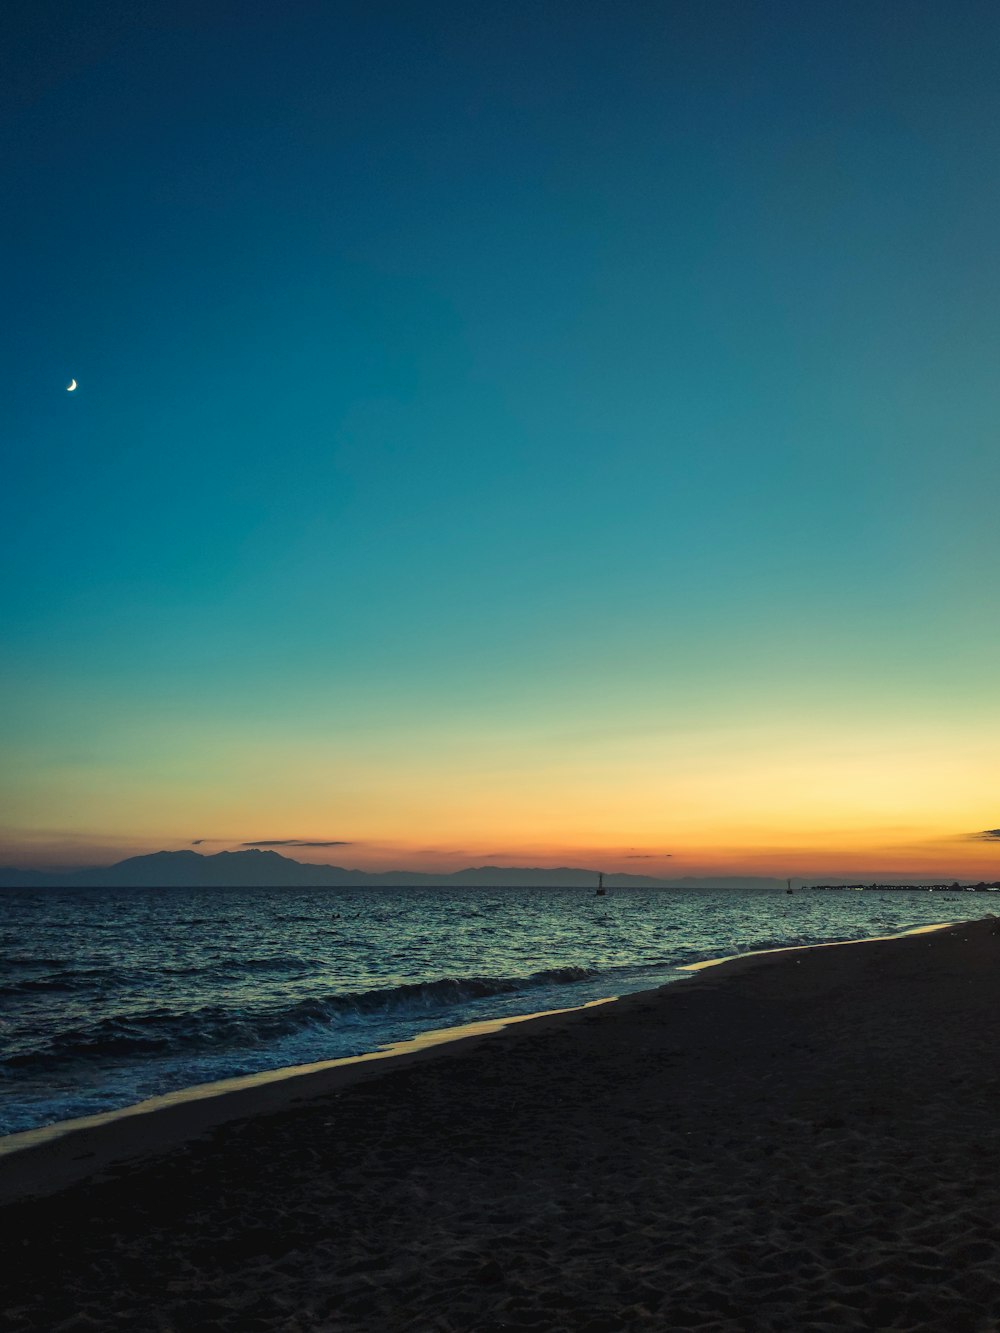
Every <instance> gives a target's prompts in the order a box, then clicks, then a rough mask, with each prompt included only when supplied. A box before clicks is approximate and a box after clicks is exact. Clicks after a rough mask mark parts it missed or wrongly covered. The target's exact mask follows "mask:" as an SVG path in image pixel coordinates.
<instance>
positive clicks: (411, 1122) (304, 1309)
mask: <svg viewBox="0 0 1000 1333" xmlns="http://www.w3.org/2000/svg"><path fill="white" fill-rule="evenodd" d="M299 1091H301V1089H299ZM145 1119H146V1120H147V1121H149V1122H150V1123H149V1125H148V1126H147V1128H146V1130H145V1132H146V1133H147V1134H148V1135H149V1138H150V1143H154V1142H155V1138H156V1128H155V1122H156V1116H150V1117H146V1118H145ZM82 1150H83V1149H81V1151H82ZM9 1165H10V1164H9V1163H8V1167H9ZM3 1169H4V1164H3V1163H2V1162H0V1185H2V1178H3ZM0 1224H2V1226H3V1228H4V1234H5V1235H6V1236H7V1237H8V1238H9V1239H8V1241H7V1243H6V1247H5V1248H6V1253H5V1260H6V1261H7V1262H6V1268H7V1272H6V1276H5V1277H4V1279H3V1282H4V1298H3V1301H2V1303H0V1304H2V1306H3V1307H4V1309H5V1314H4V1315H3V1319H2V1327H4V1328H7V1329H32V1330H40V1329H44V1330H46V1331H48V1330H70V1329H73V1330H93V1329H128V1330H164V1331H166V1330H183V1331H184V1333H187V1331H188V1330H200V1329H230V1330H248V1331H249V1330H260V1331H261V1333H265V1331H268V1333H269V1331H270V1330H278V1329H281V1330H286V1331H287V1333H292V1331H293V1330H294V1331H296V1333H305V1330H330V1331H331V1333H332V1331H333V1330H345V1333H346V1331H347V1330H365V1333H379V1331H381V1330H386V1333H389V1331H390V1330H402V1329H410V1330H424V1329H426V1330H441V1331H442V1333H447V1331H449V1330H451V1331H453V1333H454V1331H457V1330H463V1331H466V1330H468V1331H471V1330H477V1333H501V1330H504V1331H505V1333H512V1331H513V1330H524V1331H525V1333H527V1331H528V1330H534V1331H542V1330H574V1333H618V1331H619V1330H652V1329H706V1330H707V1329H720V1330H721V1329H726V1330H733V1331H734V1333H735V1331H736V1330H758V1329H760V1330H766V1329H772V1330H780V1331H781V1333H800V1331H801V1333H804V1331H805V1330H813V1329H815V1330H820V1329H831V1330H832V1329H853V1328H857V1329H911V1330H917V1329H925V1330H926V1329H932V1330H942V1331H948V1333H962V1330H969V1331H970V1333H975V1331H977V1330H983V1331H985V1330H990V1329H997V1328H1000V936H998V935H997V933H996V925H995V923H994V922H992V921H989V922H981V923H976V924H972V925H965V926H961V927H957V928H949V929H947V930H945V931H943V932H941V933H937V934H928V935H918V936H912V937H909V938H907V939H903V940H898V941H892V942H886V943H870V944H862V945H857V946H852V947H843V948H821V949H812V950H805V951H798V952H790V953H781V954H776V955H769V956H765V957H761V958H757V959H754V960H748V961H742V962H737V963H733V964H726V965H724V966H723V967H720V968H714V969H710V970H708V971H706V972H705V973H702V974H701V975H699V976H698V977H697V978H696V979H693V980H692V981H691V982H690V983H684V984H682V985H680V986H677V987H673V988H670V989H668V990H666V991H663V992H658V993H649V994H646V995H642V996H634V997H630V998H628V999H626V1000H623V1001H621V1002H619V1003H618V1004H614V1005H608V1006H604V1007H601V1008H597V1009H593V1010H590V1011H587V1012H584V1013H581V1014H577V1015H573V1016H570V1017H564V1018H560V1019H546V1020H540V1021H539V1022H537V1023H528V1024H524V1025H521V1026H520V1027H514V1028H512V1029H510V1030H509V1031H506V1032H504V1033H502V1034H500V1035H499V1036H495V1037H489V1038H485V1039H483V1040H482V1041H479V1042H473V1043H468V1044H462V1045H459V1046H455V1047H452V1048H446V1049H445V1050H444V1051H440V1052H437V1053H436V1054H435V1055H434V1056H433V1058H430V1059H427V1060H425V1061H423V1062H417V1063H414V1064H411V1065H409V1066H402V1067H397V1066H394V1065H393V1064H391V1063H387V1064H384V1065H382V1066H380V1067H376V1068H375V1072H374V1073H372V1071H371V1070H369V1071H368V1072H367V1074H366V1075H365V1080H364V1081H361V1082H355V1083H353V1084H352V1083H350V1082H347V1083H345V1084H344V1085H343V1086H341V1087H340V1089H339V1091H334V1092H331V1093H327V1094H325V1095H319V1096H314V1097H310V1099H309V1100H308V1101H305V1102H303V1103H301V1104H299V1105H289V1106H286V1108H285V1109H283V1110H280V1111H278V1112H276V1113H272V1114H266V1115H264V1114H261V1115H257V1116H254V1117H251V1118H246V1119H243V1120H241V1121H237V1122H234V1123H230V1124H228V1125H223V1126H220V1127H218V1128H216V1129H215V1130H213V1131H211V1133H210V1134H209V1135H208V1136H207V1137H202V1138H201V1139H198V1140H195V1141H192V1142H190V1143H189V1144H187V1145H186V1146H182V1147H179V1148H174V1149H173V1150H171V1151H170V1152H168V1153H166V1154H164V1155H161V1156H159V1157H153V1158H149V1159H146V1160H143V1161H137V1162H132V1163H131V1164H126V1165H123V1166H118V1167H116V1168H113V1169H111V1170H110V1171H107V1172H106V1173H105V1175H104V1177H103V1178H100V1179H96V1180H92V1181H90V1182H84V1183H81V1184H77V1185H75V1186H72V1187H70V1188H68V1189H65V1190H62V1191H61V1192H58V1193H56V1194H53V1195H50V1196H49V1197H45V1198H37V1199H34V1200H32V1199H22V1200H21V1201H19V1202H14V1203H10V1204H8V1205H7V1206H6V1207H5V1208H4V1209H3V1210H2V1216H0Z"/></svg>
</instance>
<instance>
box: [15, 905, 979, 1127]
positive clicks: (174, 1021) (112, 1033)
mask: <svg viewBox="0 0 1000 1333" xmlns="http://www.w3.org/2000/svg"><path fill="white" fill-rule="evenodd" d="M995 903H996V900H995V899H992V898H991V899H987V900H985V901H984V899H983V897H982V896H980V897H977V898H973V897H972V896H971V895H969V894H968V893H940V892H937V893H929V892H912V893H911V892H903V893H899V892H872V891H866V892H861V893H859V892H844V893H816V892H809V891H800V892H797V893H795V894H793V895H787V894H785V893H783V892H782V893H764V892H757V893H735V892H721V891H719V892H710V891H704V890H655V891H636V890H609V892H608V894H607V896H606V897H604V898H597V897H595V895H594V892H593V890H592V889H531V890H528V889H497V890H491V889H479V888H468V889H461V890H455V889H452V888H448V889H425V888H420V889H343V888H337V889H305V890H302V889H284V888H283V889H157V890H147V889H133V890H127V891H126V890H121V889H114V890H112V889H88V890H54V889H45V890H30V891H27V890H24V891H22V890H18V891H6V892H3V893H0V1134H9V1133H13V1132H16V1131H18V1130H24V1129H31V1128H34V1127H36V1126H39V1125H45V1124H50V1123H53V1122H55V1121H57V1120H65V1119H68V1118H71V1117H75V1116H83V1115H92V1114H94V1113H96V1112H98V1111H106V1110H111V1109H114V1108H118V1107H122V1106H128V1105H131V1104H132V1103H134V1102H137V1101H140V1100H142V1099H143V1098H146V1097H151V1096H155V1095H157V1094H160V1093H164V1092H170V1091H174V1090H176V1089H178V1088H184V1087H190V1086H192V1085H194V1084H197V1083H205V1082H210V1081H212V1080H215V1079H220V1078H228V1077H233V1076H236V1075H240V1074H248V1073H256V1072H259V1071H261V1070H265V1069H277V1068H281V1067H282V1066H285V1065H292V1064H305V1063H310V1062H312V1061H317V1060H328V1059H333V1058H337V1057H340V1056H347V1055H360V1054H362V1053H364V1052H367V1051H373V1050H376V1049H378V1047H379V1046H381V1045H383V1044H385V1043H388V1042H393V1041H400V1040H403V1039H405V1038H407V1037H412V1036H415V1035H416V1034H417V1033H419V1032H422V1031H427V1030H430V1029H434V1028H443V1027H451V1026H455V1025H457V1024H461V1023H467V1022H471V1021H473V1020H477V1019H483V1018H497V1017H504V1016H509V1015H514V1014H524V1013H534V1012H537V1011H539V1010H544V1009H559V1008H568V1007H571V1006H573V1005H578V1004H583V1003H584V1002H586V1001H588V1000H595V999H599V998H603V997H606V996H611V995H623V994H626V993H629V992H633V991H638V990H646V989H649V988H651V987H654V986H659V985H662V984H663V983H665V982H671V981H677V982H679V983H680V984H683V980H684V979H686V978H687V977H688V976H689V975H690V974H689V973H684V972H680V971H679V970H678V969H679V968H680V967H682V966H683V965H684V964H686V963H691V962H696V961H700V960H703V959H708V958H717V957H720V956H724V955H729V954H734V953H743V952H746V951H749V950H754V949H766V948H774V947H778V946H784V945H795V944H815V943H820V942H823V941H825V940H848V939H863V938H866V937H869V936H873V935H881V934H892V933H895V932H898V931H902V930H905V929H907V928H909V927H912V926H918V925H923V924H927V923H929V922H934V921H942V920H959V919H966V918H969V917H974V916H981V915H984V914H985V912H986V911H987V910H989V909H990V908H993V907H994V906H995Z"/></svg>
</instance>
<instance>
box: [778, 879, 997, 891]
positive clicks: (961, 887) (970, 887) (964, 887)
mask: <svg viewBox="0 0 1000 1333" xmlns="http://www.w3.org/2000/svg"><path fill="white" fill-rule="evenodd" d="M802 887H803V888H806V887H807V886H806V885H803V886H802ZM808 887H810V888H813V889H822V890H825V891H826V892H827V893H834V892H839V891H840V890H841V889H854V890H857V889H878V890H880V891H881V890H884V889H900V890H901V889H907V890H909V891H910V892H913V891H915V890H920V889H927V890H929V891H930V892H932V893H933V891H934V890H935V889H937V890H939V891H940V890H942V889H943V890H944V892H945V893H995V892H996V891H997V890H998V889H1000V879H994V880H991V881H990V882H989V883H988V884H987V883H986V882H985V881H984V880H980V881H979V883H978V884H959V883H958V881H957V880H956V881H955V882H954V883H953V884H812V885H809V886H808Z"/></svg>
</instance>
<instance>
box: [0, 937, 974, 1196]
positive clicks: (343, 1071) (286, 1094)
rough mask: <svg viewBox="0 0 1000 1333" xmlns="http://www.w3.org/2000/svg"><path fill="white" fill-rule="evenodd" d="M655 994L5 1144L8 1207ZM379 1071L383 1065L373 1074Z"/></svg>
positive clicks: (729, 960)
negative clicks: (233, 1125) (521, 1029)
mask: <svg viewBox="0 0 1000 1333" xmlns="http://www.w3.org/2000/svg"><path fill="white" fill-rule="evenodd" d="M953 924H954V923H952V922H947V921H946V922H936V923H933V924H930V925H922V926H912V927H909V928H908V929H906V930H904V931H900V932H897V933H896V934H892V935H874V936H866V937H864V938H862V939H854V940H825V941H822V942H819V943H816V944H802V945H779V946H777V947H775V948H770V949H756V950H747V951H746V952H744V953H738V954H728V955H725V956H723V957H719V958H709V959H703V960H701V961H699V962H695V963H687V964H682V965H678V971H680V972H685V973H689V974H691V982H692V985H689V986H687V987H685V989H686V990H691V989H692V988H693V983H694V982H696V981H697V979H698V978H699V977H700V976H701V975H702V974H705V973H708V972H709V971H712V973H713V976H716V977H718V976H721V975H723V972H722V971H715V970H716V969H724V970H725V973H726V974H731V975H737V974H738V973H739V971H740V965H746V966H752V965H753V963H754V961H755V960H762V959H768V958H770V957H772V956H774V955H780V954H788V953H804V952H806V951H808V950H816V949H832V948H841V947H845V946H849V945H864V944H876V943H885V942H890V941H893V940H902V939H906V938H907V937H910V936H914V935H923V934H928V933H933V932H936V931H940V930H945V929H948V928H949V927H951V926H952V925H953ZM685 979H686V978H678V979H677V980H675V981H671V982H667V983H665V984H663V985H660V986H656V987H652V988H650V989H648V990H642V991H631V992H628V993H626V994H625V995H621V996H617V995H611V996H606V997H602V998H600V999H596V1000H590V1001H587V1002H586V1003H584V1004H581V1005H572V1006H568V1007H566V1008H560V1009H551V1010H542V1011H538V1012H532V1013H527V1014H516V1015H511V1016H507V1017H503V1018H496V1019H484V1020H479V1021H476V1022H472V1023H468V1024H461V1025H459V1026H456V1027H449V1028H438V1029H429V1030H428V1031H426V1032H422V1033H418V1034H417V1035H416V1036H415V1037H412V1038H408V1039H406V1040H404V1041H399V1042H393V1043H391V1044H389V1045H386V1046H383V1047H379V1048H378V1049H377V1050H375V1051H369V1052H365V1053H363V1054H361V1055H353V1056H343V1057H339V1058H335V1059H331V1060H322V1061H316V1062H311V1063H309V1064H303V1065H286V1066H282V1067H279V1068H277V1069H271V1070H263V1071H260V1072H258V1073H255V1074H246V1075H239V1076H236V1077H233V1078H227V1079H220V1080H217V1081H213V1082H210V1083H199V1084H192V1085H190V1086H187V1087H184V1088H178V1089H176V1090H174V1091H172V1092H168V1093H163V1094H160V1095H158V1096H155V1097H150V1098H146V1099H144V1100H143V1101H141V1102H137V1103H133V1104H131V1105H128V1106H124V1107H118V1108H115V1109H113V1110H110V1111H102V1112H98V1113H97V1114H95V1115H91V1116H82V1117H77V1118H74V1119H70V1120H61V1121H55V1122H54V1123H52V1124H50V1125H42V1126H38V1127H37V1128H35V1129H29V1130H22V1131H19V1132H17V1133H14V1134H8V1135H4V1136H3V1137H0V1206H3V1205H5V1204H9V1203H14V1202H17V1201H18V1200H19V1199H22V1198H29V1197H44V1196H46V1195H49V1194H53V1193H57V1192H59V1191H60V1190H62V1189H65V1188H67V1187H69V1186H71V1185H73V1184H76V1183H77V1182H79V1181H82V1180H86V1179H87V1178H88V1177H92V1176H95V1175H98V1174H100V1173H102V1172H105V1171H107V1170H109V1169H110V1168H113V1167H116V1166H118V1165H120V1164H122V1163H126V1162H131V1161H135V1160H136V1159H142V1158H148V1157H155V1156H158V1155H161V1154H162V1153H164V1152H167V1151H170V1150H172V1149H175V1148H177V1147H180V1146H182V1145H184V1144H186V1143H188V1142H189V1141H191V1140H192V1139H196V1138H198V1137H201V1136H202V1135H204V1134H207V1133H209V1132H211V1131H213V1130H216V1129H218V1128H219V1127H220V1126H223V1125H225V1124H228V1123H229V1122H231V1121H235V1120H241V1119H244V1118H246V1117H248V1116H249V1117H252V1116H257V1115H262V1116H267V1115H271V1114H275V1113H278V1112H280V1111H282V1110H285V1109H288V1108H289V1107H291V1106H294V1105H298V1104H300V1103H305V1102H308V1101H309V1100H311V1099H313V1098H317V1097H324V1096H330V1095H336V1094H338V1093H340V1092H342V1091H343V1090H345V1089H346V1088H349V1087H352V1086H354V1085H356V1084H358V1083H361V1082H367V1081H369V1080H372V1079H378V1078H379V1077H381V1076H383V1075H386V1074H391V1073H393V1072H395V1071H396V1070H401V1069H406V1068H409V1067H410V1066H412V1065H413V1064H415V1063H422V1062H423V1061H425V1060H428V1059H434V1058H436V1057H439V1056H442V1055H444V1056H447V1055H449V1054H454V1053H456V1052H457V1051H458V1050H459V1049H460V1048H466V1047H468V1046H470V1045H474V1044H477V1043H478V1042H480V1041H482V1040H483V1039H484V1038H487V1037H494V1036H499V1035H500V1034H502V1033H504V1032H505V1031H506V1030H507V1029H509V1028H512V1027H515V1026H517V1025H519V1024H523V1023H531V1024H536V1023H544V1022H550V1023H551V1022H555V1023H557V1024H558V1023H559V1022H562V1021H566V1020H572V1018H573V1017H574V1016H577V1015H580V1014H583V1013H585V1012H586V1011H587V1010H590V1009H593V1008H596V1007H598V1006H602V1005H621V1004H622V1003H628V1002H630V1001H631V1002H642V1001H648V1000H649V999H650V998H651V997H654V996H657V995H662V994H666V993H668V992H670V991H672V990H673V988H674V987H675V986H677V985H678V982H679V981H680V980H685ZM372 1066H375V1067H374V1068H372Z"/></svg>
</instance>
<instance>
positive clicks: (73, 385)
mask: <svg viewBox="0 0 1000 1333" xmlns="http://www.w3.org/2000/svg"><path fill="white" fill-rule="evenodd" d="M75 388H76V380H70V382H69V383H68V384H67V385H66V392H67V393H72V392H73V390H74V389H75Z"/></svg>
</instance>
